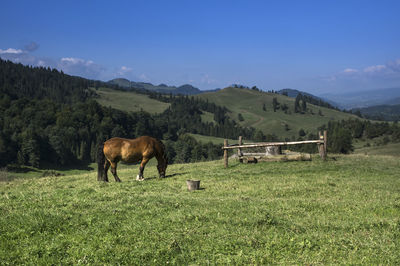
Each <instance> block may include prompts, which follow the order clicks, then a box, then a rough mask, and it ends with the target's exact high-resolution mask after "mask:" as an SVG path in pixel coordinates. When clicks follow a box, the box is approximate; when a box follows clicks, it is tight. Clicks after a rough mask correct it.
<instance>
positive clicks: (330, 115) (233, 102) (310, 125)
mask: <svg viewBox="0 0 400 266" xmlns="http://www.w3.org/2000/svg"><path fill="white" fill-rule="evenodd" d="M196 97H200V98H202V99H208V100H209V101H210V102H213V103H215V104H217V105H220V106H225V107H227V108H228V109H229V110H230V111H231V113H230V117H231V118H232V119H234V120H235V121H236V122H238V123H239V124H240V125H242V126H244V127H247V126H252V127H255V128H258V129H260V130H262V131H263V132H264V134H275V135H277V136H279V137H281V138H282V137H291V136H296V137H297V136H298V132H299V130H300V129H301V128H302V129H304V130H306V131H308V132H312V133H314V134H316V133H317V128H318V127H319V126H321V125H323V124H327V123H328V122H329V121H330V120H341V119H349V118H356V117H355V116H354V115H350V114H346V113H343V112H339V111H336V110H332V109H328V108H324V107H319V106H314V105H311V104H307V108H308V112H307V113H306V114H298V113H294V101H295V99H293V98H290V97H286V96H283V95H279V94H275V93H261V92H258V91H253V90H246V89H238V88H226V89H223V90H220V91H218V92H212V93H204V94H200V95H198V96H196ZM274 97H276V98H277V99H278V102H279V103H280V104H281V105H283V104H286V105H287V106H288V107H289V111H290V113H288V114H285V113H284V112H283V111H282V110H277V111H276V112H274V111H273V108H272V99H273V98H274ZM263 103H265V105H266V110H267V111H263V109H262V106H263ZM319 110H321V112H322V114H323V116H320V115H318V111H319ZM311 111H312V113H313V114H311ZM239 113H241V114H242V116H243V118H244V121H243V122H240V121H239V120H238V114H239ZM285 124H287V125H288V126H289V131H286V130H285Z"/></svg>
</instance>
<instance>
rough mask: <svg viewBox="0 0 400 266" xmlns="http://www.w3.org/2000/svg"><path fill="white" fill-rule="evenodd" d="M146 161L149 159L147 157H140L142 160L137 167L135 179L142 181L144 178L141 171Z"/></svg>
mask: <svg viewBox="0 0 400 266" xmlns="http://www.w3.org/2000/svg"><path fill="white" fill-rule="evenodd" d="M148 161H149V159H148V158H143V159H142V162H141V163H140V167H139V174H138V175H137V176H136V180H137V181H143V180H144V176H143V171H144V167H145V166H146V164H147V162H148Z"/></svg>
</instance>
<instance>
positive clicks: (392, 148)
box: [355, 142, 400, 157]
mask: <svg viewBox="0 0 400 266" xmlns="http://www.w3.org/2000/svg"><path fill="white" fill-rule="evenodd" d="M371 144H372V146H370V147H360V148H357V149H356V150H355V153H358V154H365V155H390V156H397V157H399V156H400V143H388V144H386V145H380V146H374V145H373V142H372V143H371Z"/></svg>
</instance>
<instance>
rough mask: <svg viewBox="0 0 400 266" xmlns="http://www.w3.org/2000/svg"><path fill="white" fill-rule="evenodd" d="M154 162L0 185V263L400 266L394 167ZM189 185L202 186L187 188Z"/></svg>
mask: <svg viewBox="0 0 400 266" xmlns="http://www.w3.org/2000/svg"><path fill="white" fill-rule="evenodd" d="M222 165H223V163H222V161H214V162H206V163H196V164H176V165H171V166H169V168H168V171H167V174H168V175H169V177H168V178H166V179H157V178H155V177H156V176H157V171H156V168H155V167H154V166H152V167H148V168H147V169H146V170H145V177H146V178H147V180H145V181H144V182H137V181H135V180H134V177H135V176H136V174H137V171H138V170H137V166H133V167H129V166H126V167H123V169H122V168H121V169H120V171H119V175H120V178H121V179H122V181H123V182H122V183H116V182H110V183H99V182H97V181H96V173H95V172H94V171H88V172H86V173H83V174H78V175H68V176H62V177H57V178H55V177H46V178H27V179H16V180H14V181H12V182H3V183H0V212H1V216H0V261H1V263H2V264H13V265H14V264H130V265H132V264H140V265H149V264H157V265H159V264H161V265H165V264H168V263H169V264H175V265H182V264H184V265H187V264H200V265H205V264H278V263H283V264H364V265H368V264H390V265H396V264H399V263H400V248H399V245H400V196H399V195H400V194H399V192H400V177H399V172H400V171H399V170H400V161H399V160H398V158H395V157H390V156H363V155H349V156H335V159H332V155H331V157H330V159H329V160H328V161H327V162H323V161H321V160H320V159H319V158H318V157H315V158H314V160H313V161H311V162H290V163H283V162H275V163H259V164H248V165H246V164H239V163H237V162H235V161H230V166H229V168H228V169H224V168H223V167H222ZM187 179H199V180H201V184H200V185H201V187H202V190H199V191H194V192H188V191H187V189H186V184H185V181H186V180H187Z"/></svg>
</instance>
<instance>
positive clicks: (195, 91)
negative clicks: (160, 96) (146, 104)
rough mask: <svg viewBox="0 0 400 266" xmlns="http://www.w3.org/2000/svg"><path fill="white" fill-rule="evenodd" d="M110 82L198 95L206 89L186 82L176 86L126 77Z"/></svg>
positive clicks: (159, 90)
mask: <svg viewBox="0 0 400 266" xmlns="http://www.w3.org/2000/svg"><path fill="white" fill-rule="evenodd" d="M108 83H109V84H112V85H118V86H120V87H122V88H125V89H131V88H135V89H144V90H149V91H155V92H160V93H172V94H184V95H196V94H200V93H203V92H204V91H201V90H199V89H198V88H196V87H193V86H192V85H190V84H185V85H182V86H179V87H175V86H168V85H166V84H163V83H162V84H159V85H153V84H151V83H145V82H135V81H129V80H127V79H124V78H118V79H113V80H110V81H109V82H108Z"/></svg>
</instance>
